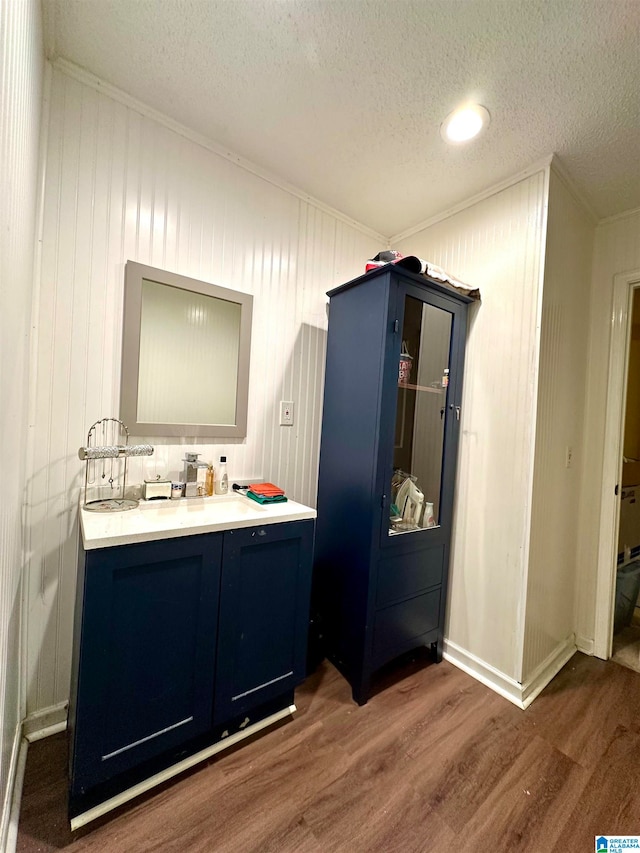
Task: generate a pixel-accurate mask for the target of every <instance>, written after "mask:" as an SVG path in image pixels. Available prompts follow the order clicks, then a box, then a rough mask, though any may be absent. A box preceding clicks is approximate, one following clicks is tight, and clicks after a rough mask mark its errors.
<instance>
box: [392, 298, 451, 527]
mask: <svg viewBox="0 0 640 853" xmlns="http://www.w3.org/2000/svg"><path fill="white" fill-rule="evenodd" d="M451 328H452V315H451V313H449V312H448V311H445V310H443V309H442V308H438V307H436V306H435V305H428V304H426V303H424V302H423V301H422V300H420V299H416V298H415V297H414V296H410V295H405V297H404V318H403V322H402V347H401V353H400V361H399V365H398V393H397V397H396V401H397V402H396V413H395V425H396V426H395V440H394V450H393V475H392V479H391V486H390V488H391V491H390V494H391V507H390V512H389V526H388V530H389V536H397V535H399V534H406V533H411V532H412V531H416V530H424V529H425V528H429V527H438V525H439V523H440V522H439V519H440V496H441V486H442V468H443V450H444V429H445V419H446V404H447V389H448V385H449V353H450V349H451ZM388 494H389V493H388Z"/></svg>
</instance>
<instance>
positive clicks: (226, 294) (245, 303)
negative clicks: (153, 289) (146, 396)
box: [120, 261, 253, 438]
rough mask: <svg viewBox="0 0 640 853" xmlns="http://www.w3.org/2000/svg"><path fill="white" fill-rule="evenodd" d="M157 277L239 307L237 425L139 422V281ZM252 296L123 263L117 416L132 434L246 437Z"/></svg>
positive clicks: (140, 295) (140, 310)
mask: <svg viewBox="0 0 640 853" xmlns="http://www.w3.org/2000/svg"><path fill="white" fill-rule="evenodd" d="M144 279H147V280H149V281H155V282H158V283H159V284H164V285H167V286H168V287H177V288H180V289H181V290H189V291H192V292H195V293H202V294H204V295H205V296H213V297H216V298H218V299H224V300H225V301H227V302H233V303H236V304H238V305H240V306H241V320H240V342H239V351H238V382H237V392H236V418H235V424H188V423H185V424H178V423H171V424H161V423H143V422H141V421H139V420H138V413H137V409H138V383H139V375H140V374H139V368H140V323H141V316H142V282H143V280H144ZM252 314H253V296H251V295H250V294H248V293H241V292H240V291H237V290H229V289H228V288H226V287H219V286H218V285H216V284H209V282H206V281H199V280H198V279H195V278H188V277H187V276H184V275H178V274H177V273H172V272H167V271H166V270H160V269H156V268H155V267H149V266H146V265H145V264H139V263H137V262H135V261H127V263H126V265H125V283H124V321H123V329H122V364H121V370H120V418H121V420H122V421H123V422H124V423H125V424H126V425H127V426H128V428H129V432H130V433H132V434H133V435H157V436H166V437H174V436H188V437H195V438H245V436H246V435H247V412H248V406H249V359H250V352H251V321H252Z"/></svg>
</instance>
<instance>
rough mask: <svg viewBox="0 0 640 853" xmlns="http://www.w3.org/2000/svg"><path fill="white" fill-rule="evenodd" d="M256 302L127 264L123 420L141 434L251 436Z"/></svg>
mask: <svg viewBox="0 0 640 853" xmlns="http://www.w3.org/2000/svg"><path fill="white" fill-rule="evenodd" d="M252 310H253V297H252V296H250V295H249V294H247V293H240V292H238V291H236V290H229V289H227V288H225V287H219V286H217V285H214V284H209V283H208V282H206V281H198V280H197V279H193V278H187V277H186V276H183V275H178V274H176V273H171V272H166V271H165V270H159V269H155V268H154V267H148V266H145V265H144V264H139V263H135V262H134V261H127V263H126V266H125V287H124V325H123V335H122V371H121V384H120V417H121V419H122V420H123V421H124V423H125V424H127V426H128V427H129V431H130V432H131V433H132V434H135V435H157V436H190V437H191V436H194V437H202V438H208V437H225V438H230V437H239V438H244V436H246V434H247V406H248V394H249V354H250V348H251V316H252Z"/></svg>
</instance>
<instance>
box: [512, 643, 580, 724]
mask: <svg viewBox="0 0 640 853" xmlns="http://www.w3.org/2000/svg"><path fill="white" fill-rule="evenodd" d="M576 651H577V646H576V638H575V635H574V634H571V635H570V636H568V637H567V638H566V639H565V640H564V641H562V642H560V643H558V645H557V646H556V647H555V649H554V650H553V651H552V652H551V654H549V655H547V657H546V658H545V660H543V661H542V663H541V664H540V665H539V666H538V667H536V669H534V671H533V673H532V675H531V676H530V677H529V678H528V679H527V681H526V682H525V683H523V685H522V703H523V707H524V708H528V707H529V705H530V704H531V703H532V702H533V700H534V699H535V698H536V696H538V694H539V693H541V692H542V691H543V690H544V688H545V687H546V686H547V684H549V682H550V681H551V680H552V679H553V678H555V676H556V675H557V674H558V673H559V672H560V670H561V669H562V667H563V666H564V665H565V664H566V663H567V661H569V660H571V658H572V657H573V655H574V654H575V653H576Z"/></svg>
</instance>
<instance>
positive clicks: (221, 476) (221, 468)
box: [215, 456, 229, 495]
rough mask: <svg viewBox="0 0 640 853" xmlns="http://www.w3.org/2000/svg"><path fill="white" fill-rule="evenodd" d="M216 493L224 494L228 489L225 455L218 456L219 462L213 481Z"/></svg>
mask: <svg viewBox="0 0 640 853" xmlns="http://www.w3.org/2000/svg"><path fill="white" fill-rule="evenodd" d="M215 489H216V495H226V494H227V492H228V491H229V478H228V476H227V457H226V456H221V457H220V464H219V465H218V470H217V471H216V482H215Z"/></svg>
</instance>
